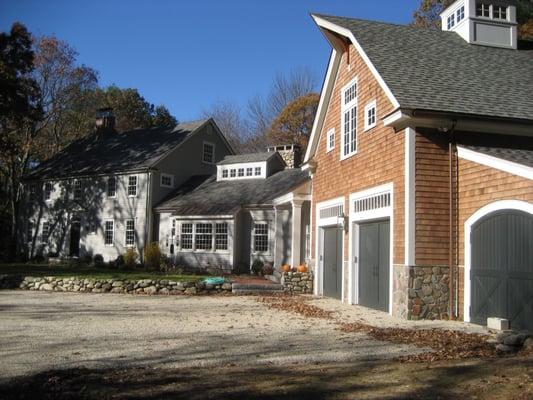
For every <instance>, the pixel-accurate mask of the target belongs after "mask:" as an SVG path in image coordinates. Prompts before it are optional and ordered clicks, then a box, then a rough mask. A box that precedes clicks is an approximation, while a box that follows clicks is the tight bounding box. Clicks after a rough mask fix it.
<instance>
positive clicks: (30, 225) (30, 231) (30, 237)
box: [26, 221, 33, 242]
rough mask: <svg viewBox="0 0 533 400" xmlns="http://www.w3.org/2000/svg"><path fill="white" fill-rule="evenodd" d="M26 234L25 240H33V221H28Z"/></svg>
mask: <svg viewBox="0 0 533 400" xmlns="http://www.w3.org/2000/svg"><path fill="white" fill-rule="evenodd" d="M26 235H27V236H26V241H27V242H31V241H32V240H33V221H28V230H27V232H26Z"/></svg>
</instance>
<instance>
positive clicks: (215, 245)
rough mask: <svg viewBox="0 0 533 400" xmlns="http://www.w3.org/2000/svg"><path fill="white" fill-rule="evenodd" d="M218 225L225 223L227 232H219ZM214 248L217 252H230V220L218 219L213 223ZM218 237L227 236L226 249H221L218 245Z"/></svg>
mask: <svg viewBox="0 0 533 400" xmlns="http://www.w3.org/2000/svg"><path fill="white" fill-rule="evenodd" d="M217 225H225V226H226V232H225V233H219V232H217ZM213 236H214V240H213V250H214V252H215V253H217V252H218V253H220V252H228V251H229V223H228V221H218V222H216V221H215V222H214V223H213ZM217 237H225V242H226V248H225V249H219V248H218V247H217Z"/></svg>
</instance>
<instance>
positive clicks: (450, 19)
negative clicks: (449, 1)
mask: <svg viewBox="0 0 533 400" xmlns="http://www.w3.org/2000/svg"><path fill="white" fill-rule="evenodd" d="M454 26H455V14H452V15H450V16H449V17H448V30H450V29H451V28H453V27H454Z"/></svg>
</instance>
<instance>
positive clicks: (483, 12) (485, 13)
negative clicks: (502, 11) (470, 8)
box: [476, 1, 490, 18]
mask: <svg viewBox="0 0 533 400" xmlns="http://www.w3.org/2000/svg"><path fill="white" fill-rule="evenodd" d="M476 17H486V18H490V5H489V4H486V3H482V2H479V1H478V2H476Z"/></svg>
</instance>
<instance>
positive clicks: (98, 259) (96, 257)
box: [93, 254, 104, 267]
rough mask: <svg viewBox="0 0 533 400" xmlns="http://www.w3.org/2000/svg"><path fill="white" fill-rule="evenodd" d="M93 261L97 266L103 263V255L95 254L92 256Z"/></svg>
mask: <svg viewBox="0 0 533 400" xmlns="http://www.w3.org/2000/svg"><path fill="white" fill-rule="evenodd" d="M93 263H94V265H95V266H97V267H101V266H103V265H104V257H103V256H102V255H101V254H95V255H94V257H93Z"/></svg>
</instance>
